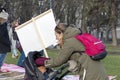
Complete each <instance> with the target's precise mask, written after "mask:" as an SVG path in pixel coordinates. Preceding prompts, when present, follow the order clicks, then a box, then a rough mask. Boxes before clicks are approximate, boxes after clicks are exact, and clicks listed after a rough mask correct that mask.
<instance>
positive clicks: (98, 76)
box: [40, 23, 108, 80]
mask: <svg viewBox="0 0 120 80" xmlns="http://www.w3.org/2000/svg"><path fill="white" fill-rule="evenodd" d="M78 34H80V30H79V29H77V28H75V27H73V26H68V25H67V24H64V23H59V24H58V25H57V26H56V28H55V35H56V38H57V40H58V41H59V45H60V47H61V50H60V52H59V54H58V56H56V57H55V58H51V59H50V60H42V59H41V60H40V62H41V63H42V62H45V64H43V65H45V66H46V67H47V68H52V67H58V66H61V65H62V64H64V63H66V62H68V61H69V60H72V62H73V61H75V62H76V63H77V66H76V67H74V68H76V69H77V70H76V71H75V72H76V73H77V74H79V75H80V80H108V78H107V75H106V72H105V68H104V67H103V65H102V63H101V62H100V61H93V60H91V58H90V57H89V56H87V55H86V54H85V53H82V52H81V53H79V52H80V51H81V49H82V48H83V46H82V44H81V43H80V42H79V41H78V40H77V39H75V36H76V35H78ZM73 64H74V62H73ZM71 66H74V65H71V63H70V67H71Z"/></svg>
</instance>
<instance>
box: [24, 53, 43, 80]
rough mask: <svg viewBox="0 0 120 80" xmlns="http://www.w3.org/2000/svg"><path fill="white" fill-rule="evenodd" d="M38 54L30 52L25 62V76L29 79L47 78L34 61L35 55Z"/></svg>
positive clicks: (39, 79)
mask: <svg viewBox="0 0 120 80" xmlns="http://www.w3.org/2000/svg"><path fill="white" fill-rule="evenodd" d="M35 54H38V53H36V52H30V53H28V56H27V57H26V59H25V60H24V62H23V66H24V68H25V78H27V79H28V80H45V77H44V75H43V74H42V72H40V71H39V70H38V68H37V65H36V64H35V62H34V57H33V56H34V55H35Z"/></svg>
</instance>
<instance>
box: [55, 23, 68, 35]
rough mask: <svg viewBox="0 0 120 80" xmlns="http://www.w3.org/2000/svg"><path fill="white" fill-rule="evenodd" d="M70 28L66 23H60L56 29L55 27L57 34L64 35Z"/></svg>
mask: <svg viewBox="0 0 120 80" xmlns="http://www.w3.org/2000/svg"><path fill="white" fill-rule="evenodd" d="M68 27H69V26H68V25H67V24H65V23H59V24H58V25H57V26H56V27H55V31H56V32H57V33H59V34H60V33H64V32H65V30H66V28H68Z"/></svg>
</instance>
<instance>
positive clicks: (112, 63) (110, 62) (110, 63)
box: [103, 54, 120, 80]
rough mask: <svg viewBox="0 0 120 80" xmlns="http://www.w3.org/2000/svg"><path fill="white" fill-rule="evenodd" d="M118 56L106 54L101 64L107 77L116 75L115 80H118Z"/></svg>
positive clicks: (119, 75) (119, 74)
mask: <svg viewBox="0 0 120 80" xmlns="http://www.w3.org/2000/svg"><path fill="white" fill-rule="evenodd" d="M119 61H120V55H112V54H108V56H107V57H106V58H105V59H104V60H103V64H104V66H105V68H106V70H107V74H108V75H117V80H120V62H119Z"/></svg>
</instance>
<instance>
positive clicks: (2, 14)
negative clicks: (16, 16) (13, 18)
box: [0, 10, 9, 20]
mask: <svg viewBox="0 0 120 80" xmlns="http://www.w3.org/2000/svg"><path fill="white" fill-rule="evenodd" d="M8 16H9V15H8V13H7V12H5V10H2V12H0V18H3V19H6V20H7V19H8Z"/></svg>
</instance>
